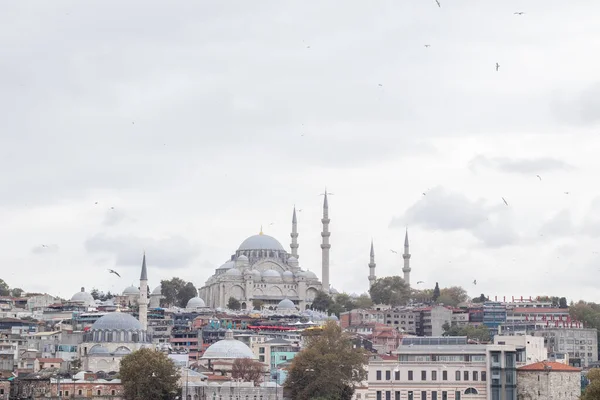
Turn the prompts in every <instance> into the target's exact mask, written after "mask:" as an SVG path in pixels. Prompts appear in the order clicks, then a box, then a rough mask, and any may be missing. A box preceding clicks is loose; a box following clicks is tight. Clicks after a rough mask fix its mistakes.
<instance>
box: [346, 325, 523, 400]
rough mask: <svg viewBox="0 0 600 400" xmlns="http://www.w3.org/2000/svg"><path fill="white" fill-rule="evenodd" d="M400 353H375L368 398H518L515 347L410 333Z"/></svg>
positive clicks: (391, 399)
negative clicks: (386, 354)
mask: <svg viewBox="0 0 600 400" xmlns="http://www.w3.org/2000/svg"><path fill="white" fill-rule="evenodd" d="M394 355H395V356H396V357H385V356H384V357H382V356H379V355H375V356H373V357H372V358H371V360H370V362H369V371H368V392H367V394H366V397H364V398H366V399H372V400H463V399H464V400H467V399H469V400H471V399H472V400H487V399H491V400H516V367H517V363H516V349H515V347H514V346H511V345H469V344H467V338H466V337H418V338H404V340H403V341H402V344H401V345H400V346H399V347H398V350H397V351H395V352H394ZM357 399H358V396H357Z"/></svg>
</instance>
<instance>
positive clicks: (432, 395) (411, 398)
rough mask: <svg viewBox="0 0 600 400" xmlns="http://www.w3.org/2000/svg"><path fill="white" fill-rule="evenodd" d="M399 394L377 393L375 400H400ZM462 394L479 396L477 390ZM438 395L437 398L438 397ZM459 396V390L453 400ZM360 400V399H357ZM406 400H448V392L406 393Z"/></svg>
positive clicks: (470, 389) (469, 390)
mask: <svg viewBox="0 0 600 400" xmlns="http://www.w3.org/2000/svg"><path fill="white" fill-rule="evenodd" d="M401 393H402V392H400V391H395V392H391V391H389V390H388V391H385V392H383V391H380V390H378V391H377V400H384V396H385V400H392V394H393V395H394V399H393V400H400V399H401ZM419 394H420V395H421V397H420V398H419V397H416V396H418V395H419ZM464 394H479V392H478V391H477V389H475V388H468V389H467V390H465V393H464ZM428 395H429V396H428ZM438 395H439V397H438ZM461 395H462V392H461V391H460V390H457V391H455V392H454V399H455V400H460V399H461ZM358 398H360V397H358ZM407 398H408V400H448V392H447V391H445V390H444V391H441V392H438V391H437V390H432V391H431V392H427V391H426V390H423V391H421V392H420V393H419V392H418V391H412V390H410V391H408V393H407Z"/></svg>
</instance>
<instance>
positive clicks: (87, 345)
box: [79, 312, 152, 372]
mask: <svg viewBox="0 0 600 400" xmlns="http://www.w3.org/2000/svg"><path fill="white" fill-rule="evenodd" d="M151 345H152V344H151V339H150V336H149V335H148V334H147V332H146V330H145V329H144V327H143V326H142V324H141V323H140V321H138V320H137V319H136V318H135V317H133V316H131V315H130V314H125V313H122V312H113V313H109V314H106V315H105V316H103V317H101V318H100V319H98V320H97V321H96V322H94V324H93V325H92V327H91V328H90V330H89V331H88V332H86V333H85V334H84V338H83V343H82V344H81V345H80V348H79V349H80V357H81V360H82V368H83V369H84V370H85V371H92V372H98V371H104V372H110V371H119V365H120V363H121V359H122V358H123V357H124V356H126V355H128V354H130V353H132V352H134V351H136V350H139V349H141V348H144V347H151Z"/></svg>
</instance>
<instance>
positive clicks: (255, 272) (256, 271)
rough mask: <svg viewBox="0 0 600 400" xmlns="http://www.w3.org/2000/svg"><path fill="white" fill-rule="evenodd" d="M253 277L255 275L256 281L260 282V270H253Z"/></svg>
mask: <svg viewBox="0 0 600 400" xmlns="http://www.w3.org/2000/svg"><path fill="white" fill-rule="evenodd" d="M252 275H254V279H258V280H260V278H261V274H260V271H259V270H257V269H253V270H252Z"/></svg>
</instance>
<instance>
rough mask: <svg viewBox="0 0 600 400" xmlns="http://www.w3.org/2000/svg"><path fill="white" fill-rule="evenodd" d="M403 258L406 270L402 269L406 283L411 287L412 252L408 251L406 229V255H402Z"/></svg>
mask: <svg viewBox="0 0 600 400" xmlns="http://www.w3.org/2000/svg"><path fill="white" fill-rule="evenodd" d="M402 258H403V259H404V268H402V272H404V282H406V283H408V284H409V285H410V252H409V251H408V228H406V234H405V236H404V254H402Z"/></svg>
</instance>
